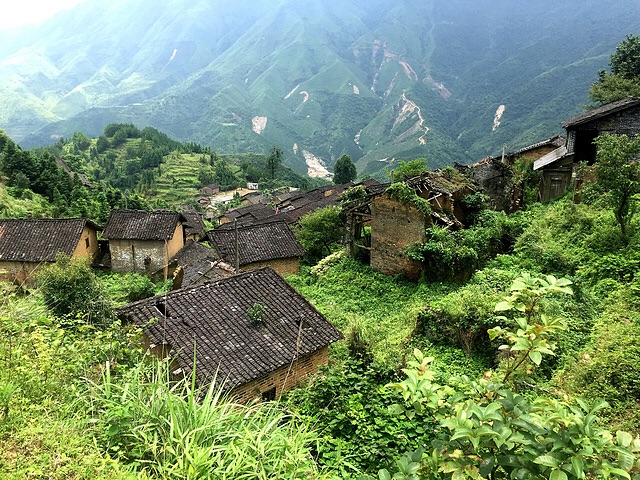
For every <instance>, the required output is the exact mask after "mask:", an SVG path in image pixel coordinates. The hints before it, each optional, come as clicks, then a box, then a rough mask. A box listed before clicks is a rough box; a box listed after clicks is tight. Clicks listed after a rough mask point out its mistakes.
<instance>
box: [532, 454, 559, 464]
mask: <svg viewBox="0 0 640 480" xmlns="http://www.w3.org/2000/svg"><path fill="white" fill-rule="evenodd" d="M533 463H537V464H538V465H544V466H545V467H558V466H559V465H560V462H558V459H557V458H555V457H553V456H551V455H540V456H539V457H537V458H536V459H535V460H534V461H533Z"/></svg>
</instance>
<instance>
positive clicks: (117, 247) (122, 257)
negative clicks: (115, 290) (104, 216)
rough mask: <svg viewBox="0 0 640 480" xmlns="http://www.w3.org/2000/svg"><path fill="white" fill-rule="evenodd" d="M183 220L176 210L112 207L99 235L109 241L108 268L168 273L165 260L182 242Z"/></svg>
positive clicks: (167, 262)
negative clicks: (109, 259) (149, 210)
mask: <svg viewBox="0 0 640 480" xmlns="http://www.w3.org/2000/svg"><path fill="white" fill-rule="evenodd" d="M184 223H186V219H185V218H184V217H183V216H182V215H181V214H180V213H178V212H169V211H156V212H146V211H142V210H124V209H116V210H112V211H111V214H110V215H109V219H108V220H107V225H106V227H105V229H104V231H103V232H102V236H103V237H104V238H106V239H108V240H109V252H110V255H111V269H112V270H113V271H114V272H137V273H143V274H146V275H151V274H152V273H154V272H157V271H160V270H162V271H163V276H164V278H165V279H166V278H167V276H168V264H169V259H170V258H171V257H173V256H174V255H175V254H176V253H177V252H178V251H179V250H180V249H181V248H182V246H183V245H184V227H183V224H184Z"/></svg>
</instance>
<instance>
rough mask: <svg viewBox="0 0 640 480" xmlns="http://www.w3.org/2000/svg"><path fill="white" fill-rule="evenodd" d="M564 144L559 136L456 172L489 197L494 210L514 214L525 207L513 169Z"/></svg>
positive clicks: (484, 160)
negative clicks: (515, 181)
mask: <svg viewBox="0 0 640 480" xmlns="http://www.w3.org/2000/svg"><path fill="white" fill-rule="evenodd" d="M564 143H565V139H564V137H560V136H555V137H551V138H548V139H546V140H543V141H541V142H537V143H534V144H533V145H528V146H526V147H523V148H520V149H518V150H514V151H512V152H505V153H503V154H502V155H498V156H496V157H487V158H485V159H483V160H481V161H479V162H477V163H474V164H472V165H458V164H456V169H457V170H458V171H460V172H462V173H464V174H465V175H467V176H468V177H469V178H471V179H472V180H473V181H474V182H475V183H477V184H478V187H479V188H480V191H481V192H482V193H484V194H485V195H487V196H488V197H489V207H490V208H492V209H493V210H502V211H504V212H514V211H517V210H519V209H520V208H521V206H522V191H521V188H520V187H519V185H514V184H513V181H512V180H513V169H512V167H513V165H514V164H515V163H516V162H517V161H518V160H519V159H520V158H527V159H529V160H532V161H535V160H538V159H539V158H541V157H543V156H544V155H546V154H548V153H550V152H552V151H554V150H555V149H557V148H558V147H560V146H562V145H564Z"/></svg>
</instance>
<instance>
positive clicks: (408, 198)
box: [386, 182, 431, 217]
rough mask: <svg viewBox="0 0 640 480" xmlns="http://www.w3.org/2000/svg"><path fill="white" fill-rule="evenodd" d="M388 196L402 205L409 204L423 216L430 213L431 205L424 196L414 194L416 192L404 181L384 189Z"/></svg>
mask: <svg viewBox="0 0 640 480" xmlns="http://www.w3.org/2000/svg"><path fill="white" fill-rule="evenodd" d="M386 193H387V195H388V196H389V197H390V198H393V199H395V200H398V201H399V202H400V203H402V204H403V205H410V206H412V207H414V208H415V209H416V210H418V211H419V212H420V213H422V214H423V215H424V216H425V217H428V216H429V215H431V205H430V204H429V202H427V201H426V200H425V199H424V198H420V197H419V196H418V195H416V192H414V191H413V189H412V188H411V187H410V186H409V185H407V184H406V183H402V182H397V183H393V184H391V185H390V186H389V188H387V190H386Z"/></svg>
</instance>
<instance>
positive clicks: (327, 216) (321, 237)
mask: <svg viewBox="0 0 640 480" xmlns="http://www.w3.org/2000/svg"><path fill="white" fill-rule="evenodd" d="M295 234H296V237H297V239H298V241H299V242H300V244H301V245H302V246H303V247H304V249H305V250H306V251H307V253H306V256H305V260H306V263H315V262H317V261H318V260H320V259H321V258H322V257H323V256H324V255H329V254H331V249H332V248H333V247H334V246H335V245H336V244H337V243H339V242H340V241H341V240H342V237H343V235H344V220H343V218H342V212H341V210H340V207H324V208H319V209H317V210H315V211H313V212H311V213H308V214H306V215H305V216H303V217H302V218H301V219H300V223H299V224H298V228H297V229H296V231H295Z"/></svg>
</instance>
